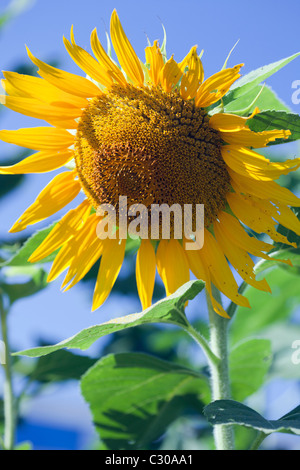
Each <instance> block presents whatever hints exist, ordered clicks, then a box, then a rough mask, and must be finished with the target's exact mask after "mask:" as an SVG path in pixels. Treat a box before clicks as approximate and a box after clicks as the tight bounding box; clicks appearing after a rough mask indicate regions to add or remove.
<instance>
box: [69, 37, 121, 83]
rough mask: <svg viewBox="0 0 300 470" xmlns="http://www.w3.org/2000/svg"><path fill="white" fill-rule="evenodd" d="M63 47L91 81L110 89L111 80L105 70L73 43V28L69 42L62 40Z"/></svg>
mask: <svg viewBox="0 0 300 470" xmlns="http://www.w3.org/2000/svg"><path fill="white" fill-rule="evenodd" d="M64 44H65V47H66V49H67V51H68V53H69V54H70V56H71V57H72V59H73V60H74V62H75V63H76V64H77V65H78V66H79V67H80V68H81V69H82V70H83V71H84V72H85V73H86V74H87V75H88V76H89V77H90V78H92V79H93V80H95V81H96V82H98V83H100V84H101V85H104V86H106V87H110V86H111V85H112V83H113V80H112V78H111V77H110V76H109V75H108V74H107V73H106V71H105V69H103V68H102V67H101V65H100V64H99V63H98V62H97V61H96V60H95V59H94V57H92V56H91V55H90V54H89V53H88V52H87V51H86V50H84V49H82V47H80V46H77V44H76V43H75V39H74V35H73V28H72V29H71V42H70V41H68V40H67V39H66V38H64Z"/></svg>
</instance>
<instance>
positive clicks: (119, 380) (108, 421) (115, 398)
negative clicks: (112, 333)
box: [81, 353, 209, 450]
mask: <svg viewBox="0 0 300 470" xmlns="http://www.w3.org/2000/svg"><path fill="white" fill-rule="evenodd" d="M81 390H82V394H83V396H84V398H85V400H86V401H87V402H88V403H89V405H90V409H91V412H92V415H93V421H94V424H95V426H96V429H97V431H98V432H99V435H100V438H101V440H102V442H103V443H104V446H105V448H106V449H118V450H123V449H137V448H141V447H144V446H145V445H147V444H148V443H151V442H152V441H153V440H154V439H156V438H158V437H159V436H161V435H162V434H163V433H164V432H165V430H166V428H167V426H168V425H169V424H170V423H171V422H172V421H174V420H175V419H176V418H178V417H180V416H182V414H183V412H184V411H186V410H191V409H195V408H196V411H198V412H199V414H200V413H201V409H202V407H203V404H202V405H201V401H204V402H206V403H207V402H208V401H209V384H208V380H207V378H206V377H205V376H203V375H201V374H198V373H196V372H194V371H192V370H189V369H186V368H185V367H181V366H179V365H176V364H172V363H169V362H166V361H162V360H160V359H157V358H155V357H153V356H149V355H146V354H134V353H130V354H116V355H110V356H106V357H104V358H103V359H101V360H100V361H99V362H97V364H95V366H93V367H92V368H91V369H90V370H89V371H88V372H87V373H86V374H85V375H84V377H83V378H82V381H81Z"/></svg>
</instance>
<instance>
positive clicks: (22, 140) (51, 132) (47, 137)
mask: <svg viewBox="0 0 300 470" xmlns="http://www.w3.org/2000/svg"><path fill="white" fill-rule="evenodd" d="M0 140H3V141H4V142H8V143H9V144H15V145H20V146H21V147H26V148H30V149H32V150H47V151H55V150H63V149H67V148H68V147H70V146H71V145H73V144H74V136H72V135H71V134H70V132H68V131H66V130H64V129H57V128H55V127H33V128H25V129H18V130H16V131H6V130H2V131H0Z"/></svg>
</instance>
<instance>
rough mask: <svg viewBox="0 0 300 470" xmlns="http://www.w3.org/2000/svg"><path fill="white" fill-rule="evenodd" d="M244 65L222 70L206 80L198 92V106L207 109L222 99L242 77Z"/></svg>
mask: <svg viewBox="0 0 300 470" xmlns="http://www.w3.org/2000/svg"><path fill="white" fill-rule="evenodd" d="M243 65H244V64H239V65H236V66H235V67H233V68H230V69H224V70H221V71H220V72H217V73H215V74H214V75H212V76H211V77H209V78H208V79H207V80H205V82H203V83H202V85H201V86H200V88H199V90H198V92H197V95H196V98H195V104H196V106H199V107H200V108H206V107H207V106H210V105H211V104H213V103H215V102H216V101H218V100H219V99H221V98H222V97H223V96H224V95H225V94H226V93H227V91H228V90H229V88H230V87H231V85H232V84H233V83H234V82H235V81H236V80H237V79H238V78H239V77H240V74H239V71H240V69H241V67H242V66H243Z"/></svg>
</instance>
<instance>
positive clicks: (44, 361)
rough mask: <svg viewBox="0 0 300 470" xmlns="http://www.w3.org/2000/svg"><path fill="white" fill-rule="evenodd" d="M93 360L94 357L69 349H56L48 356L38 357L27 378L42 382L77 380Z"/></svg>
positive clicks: (91, 364) (94, 360)
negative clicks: (72, 351)
mask: <svg viewBox="0 0 300 470" xmlns="http://www.w3.org/2000/svg"><path fill="white" fill-rule="evenodd" d="M95 362H96V359H91V358H90V357H87V356H79V355H76V354H73V353H71V352H70V351H56V352H55V353H53V354H51V355H50V356H49V357H40V358H39V359H38V361H37V363H36V365H35V367H34V369H33V370H32V371H31V373H29V374H27V378H28V379H30V381H37V382H42V383H48V382H61V381H65V380H79V379H80V378H81V377H82V375H83V374H84V373H85V372H86V371H87V370H88V369H89V368H90V367H92V366H93V365H94V364H95Z"/></svg>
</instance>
